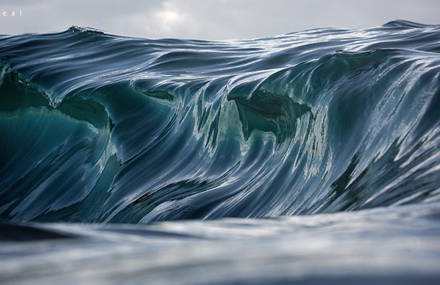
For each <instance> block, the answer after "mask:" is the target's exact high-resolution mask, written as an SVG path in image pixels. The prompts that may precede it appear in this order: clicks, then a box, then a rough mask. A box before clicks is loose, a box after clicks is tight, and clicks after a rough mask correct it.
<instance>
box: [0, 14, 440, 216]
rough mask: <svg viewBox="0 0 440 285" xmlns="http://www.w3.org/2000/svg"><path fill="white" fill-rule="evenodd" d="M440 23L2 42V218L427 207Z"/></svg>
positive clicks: (433, 167)
mask: <svg viewBox="0 0 440 285" xmlns="http://www.w3.org/2000/svg"><path fill="white" fill-rule="evenodd" d="M439 52H440V26H432V25H422V24H416V23H411V22H407V21H394V22H390V23H387V24H385V25H383V26H381V27H377V28H372V29H367V30H338V29H315V30H307V31H304V32H297V33H291V34H286V35H281V36H277V37H271V38H262V39H253V40H234V41H200V40H178V39H159V40H152V39H140V38H128V37H121V36H115V35H108V34H105V33H102V32H99V31H95V30H92V29H85V28H79V27H72V28H70V29H68V30H67V31H65V32H62V33H55V34H39V35H37V34H26V35H19V36H4V37H2V38H0V65H1V74H0V75H1V76H0V133H1V137H0V158H1V159H0V201H1V204H0V218H1V219H3V220H8V221H15V222H16V221H75V222H99V223H104V222H123V223H151V222H155V221H161V220H177V219H216V218H222V217H257V218H259V217H277V216H284V215H297V214H314V213H327V212H338V211H353V210H360V209H365V208H375V207H381V206H393V205H402V204H409V203H425V202H431V201H438V199H439V193H440V191H439V189H440V179H439V177H440V176H439V175H440V167H439V165H440V155H439V154H440V152H439V147H438V146H439V144H440V128H439V126H440V124H439V120H440V113H439V110H440V84H439V79H440V56H439Z"/></svg>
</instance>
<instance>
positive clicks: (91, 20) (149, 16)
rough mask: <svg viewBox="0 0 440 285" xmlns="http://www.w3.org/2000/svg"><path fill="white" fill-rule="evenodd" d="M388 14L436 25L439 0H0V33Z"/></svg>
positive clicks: (285, 28) (138, 32)
mask: <svg viewBox="0 0 440 285" xmlns="http://www.w3.org/2000/svg"><path fill="white" fill-rule="evenodd" d="M5 12H6V13H5ZM12 12H15V13H16V16H14V17H12V16H11V14H12ZM20 12H21V16H20V15H19V14H20ZM5 14H6V16H5ZM395 19H405V20H411V21H415V22H421V23H427V24H440V1H439V0H413V1H411V0H361V1H356V0H297V1H295V0H290V1H288V0H266V1H263V0H261V1H260V0H168V1H160V0H149V1H139V0H123V1H109V0H97V1H93V0H69V1H64V0H39V1H32V0H0V34H19V33H28V32H32V33H42V32H57V31H62V30H65V29H67V28H68V27H70V26H72V25H77V26H83V27H93V28H96V29H99V30H102V31H105V32H109V33H114V34H122V35H130V36H141V37H147V38H198V39H231V38H255V37H263V36H271V35H278V34H284V33H289V32H293V31H298V30H303V29H309V28H318V27H341V28H366V27H372V26H378V25H382V24H384V23H386V22H388V21H391V20H395Z"/></svg>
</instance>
